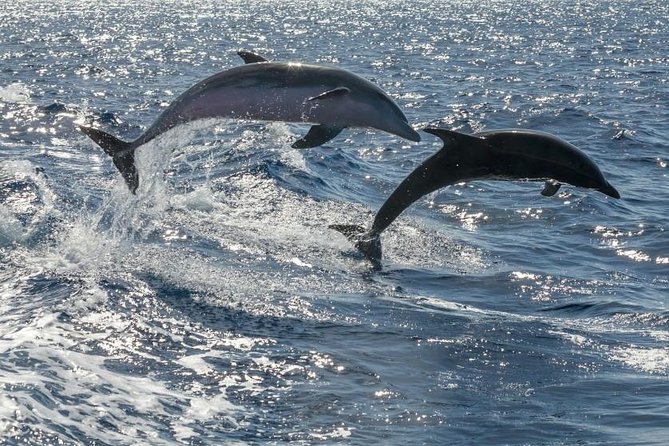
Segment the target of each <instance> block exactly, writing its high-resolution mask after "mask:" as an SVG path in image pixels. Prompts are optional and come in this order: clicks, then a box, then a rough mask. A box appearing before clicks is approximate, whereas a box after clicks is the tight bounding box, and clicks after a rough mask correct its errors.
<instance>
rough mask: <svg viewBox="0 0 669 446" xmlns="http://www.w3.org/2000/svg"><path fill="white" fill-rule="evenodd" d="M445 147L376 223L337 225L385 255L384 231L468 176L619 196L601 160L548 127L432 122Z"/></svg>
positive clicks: (373, 254)
mask: <svg viewBox="0 0 669 446" xmlns="http://www.w3.org/2000/svg"><path fill="white" fill-rule="evenodd" d="M425 131H426V132H428V133H432V134H433V135H436V136H438V137H440V138H441V139H442V140H443V141H444V147H443V148H442V149H441V150H439V151H438V152H437V153H435V154H434V155H432V156H431V157H430V158H428V159H427V160H425V161H424V162H423V163H422V164H421V165H420V166H418V167H417V168H416V169H415V170H414V171H413V172H411V174H409V176H408V177H406V178H405V179H404V181H402V183H400V185H399V186H398V187H397V189H395V191H394V192H393V193H392V194H391V195H390V197H388V199H387V200H386V201H385V203H383V206H381V209H379V211H378V212H377V213H376V217H375V218H374V222H373V223H372V227H371V228H370V229H369V230H368V231H365V229H364V228H362V227H361V226H358V225H331V226H330V228H332V229H336V230H337V231H339V232H341V233H343V234H344V235H346V236H347V237H348V238H349V239H350V240H351V241H352V242H353V243H354V244H355V246H356V247H357V248H358V249H359V250H360V251H362V252H363V253H364V254H365V256H367V258H369V259H370V260H373V261H375V263H377V262H378V261H379V260H380V259H381V239H380V235H381V233H382V232H383V231H384V230H385V229H386V228H387V227H388V226H390V224H391V223H392V222H393V221H395V219H396V218H397V217H398V216H399V215H400V214H401V213H402V212H404V210H405V209H406V208H407V207H409V206H410V205H411V204H412V203H413V202H415V201H416V200H418V199H419V198H421V197H422V196H424V195H426V194H429V193H430V192H434V191H435V190H437V189H441V188H442V187H445V186H448V185H450V184H455V183H460V182H462V181H468V180H535V181H536V180H546V185H545V187H544V189H543V190H542V192H541V193H542V194H543V195H545V196H551V195H554V194H555V193H556V192H557V191H558V189H559V188H560V184H561V183H568V184H571V185H574V186H579V187H586V188H589V189H595V190H597V191H599V192H602V193H603V194H606V195H608V196H610V197H613V198H620V194H619V193H618V191H617V190H616V189H615V188H614V187H613V186H611V184H610V183H609V182H608V181H606V179H605V178H604V175H602V172H601V171H600V170H599V168H598V167H597V165H595V163H594V162H593V161H592V159H590V158H589V157H588V156H587V155H586V154H585V153H584V152H582V151H581V150H580V149H578V148H577V147H575V146H574V145H572V144H570V143H568V142H566V141H564V140H562V139H560V138H558V137H556V136H554V135H551V134H548V133H544V132H538V131H533V130H522V129H509V130H493V131H487V132H481V133H476V134H474V135H466V134H463V133H458V132H453V131H450V130H444V129H438V128H427V129H425Z"/></svg>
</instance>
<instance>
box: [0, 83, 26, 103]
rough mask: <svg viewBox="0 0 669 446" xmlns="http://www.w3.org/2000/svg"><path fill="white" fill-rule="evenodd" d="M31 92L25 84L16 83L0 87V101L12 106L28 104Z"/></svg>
mask: <svg viewBox="0 0 669 446" xmlns="http://www.w3.org/2000/svg"><path fill="white" fill-rule="evenodd" d="M30 95H31V91H30V88H28V86H27V85H26V84H23V83H20V82H17V83H14V84H10V85H7V86H5V87H0V101H3V102H9V103H14V104H30V103H31V102H32V101H31V100H30Z"/></svg>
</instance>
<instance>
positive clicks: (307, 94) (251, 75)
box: [80, 52, 420, 193]
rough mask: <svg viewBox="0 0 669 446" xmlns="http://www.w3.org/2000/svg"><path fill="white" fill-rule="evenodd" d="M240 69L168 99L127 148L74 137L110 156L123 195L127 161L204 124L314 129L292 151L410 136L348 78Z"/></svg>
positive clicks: (386, 105)
mask: <svg viewBox="0 0 669 446" xmlns="http://www.w3.org/2000/svg"><path fill="white" fill-rule="evenodd" d="M238 54H239V55H240V57H242V58H243V59H244V61H245V62H247V64H246V65H243V66H240V67H235V68H231V69H229V70H225V71H222V72H220V73H218V74H215V75H213V76H211V77H209V78H207V79H205V80H203V81H201V82H198V83H197V84H195V85H193V86H192V87H191V88H189V89H188V90H187V91H186V92H184V93H183V94H181V96H179V97H178V98H177V99H175V100H174V101H173V102H172V103H171V104H170V105H169V107H168V108H167V109H166V110H165V111H163V113H162V114H161V115H160V116H159V117H158V119H156V121H155V122H154V123H153V124H152V125H151V127H149V128H148V129H147V130H146V132H144V134H142V135H141V136H140V137H139V138H137V139H136V140H135V141H132V142H125V141H121V140H119V139H118V138H116V137H114V136H112V135H109V134H107V133H105V132H102V131H100V130H98V129H94V128H90V127H83V126H82V127H80V129H81V131H82V132H84V133H85V134H86V135H88V136H89V137H90V138H91V139H93V141H95V142H96V143H97V144H98V145H100V146H101V147H102V148H103V149H104V150H105V152H106V153H107V154H108V155H110V156H111V157H112V159H113V161H114V165H115V166H116V168H117V169H118V170H119V171H120V172H121V175H123V178H124V179H125V181H126V183H127V185H128V187H129V188H130V190H131V191H132V192H133V193H135V191H136V190H137V187H138V185H139V177H138V174H137V169H136V167H135V160H134V153H135V149H137V148H138V147H139V146H141V145H143V144H146V143H147V142H149V141H151V140H152V139H154V138H155V137H157V136H158V135H160V134H162V133H165V132H166V131H168V130H170V129H172V128H174V127H176V126H178V125H180V124H183V123H186V122H190V121H195V120H197V119H204V118H236V119H249V120H262V121H284V122H306V123H313V124H316V125H314V126H313V127H311V129H310V130H309V132H308V133H307V134H306V135H305V136H304V137H303V138H301V139H299V140H298V141H296V142H295V143H294V144H293V147H295V148H307V147H315V146H318V145H321V144H323V143H325V142H327V141H329V140H330V139H332V138H334V137H335V136H337V135H338V134H339V132H341V131H342V130H343V129H344V128H346V127H371V128H375V129H379V130H383V131H386V132H389V133H392V134H394V135H397V136H400V137H402V138H406V139H409V140H411V141H420V135H418V133H417V132H416V131H415V130H414V129H413V128H411V126H410V125H409V123H408V121H407V118H406V117H405V116H404V113H402V111H401V110H400V108H399V107H398V106H397V104H396V103H395V102H394V101H393V100H392V99H391V98H390V97H389V96H388V95H387V94H386V93H385V92H384V91H383V90H381V89H380V88H379V87H377V86H376V85H374V84H373V83H371V82H369V81H368V80H365V79H363V78H362V77H360V76H357V75H355V74H353V73H351V72H350V71H347V70H344V69H341V68H335V67H325V66H319V65H307V64H299V63H273V62H267V61H266V60H265V59H264V58H262V57H261V56H258V55H256V54H253V53H249V52H239V53H238Z"/></svg>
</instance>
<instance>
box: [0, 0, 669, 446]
mask: <svg viewBox="0 0 669 446" xmlns="http://www.w3.org/2000/svg"><path fill="white" fill-rule="evenodd" d="M668 30H669V6H668V4H667V3H666V2H664V1H662V0H648V1H639V2H631V1H603V0H602V1H600V0H595V1H590V2H578V1H571V0H569V1H567V0H565V1H559V0H558V1H552V0H546V1H539V0H537V1H529V2H505V1H495V0H483V1H481V0H476V1H468V0H467V1H417V2H404V1H390V2H388V1H383V2H376V1H371V0H370V1H362V2H360V1H351V2H318V1H316V2H306V1H284V2H271V1H236V2H230V1H225V2H222V1H202V2H181V1H165V0H161V1H144V0H143V1H138V0H126V1H104V2H103V1H90V2H89V1H86V2H79V1H74V0H54V1H50V2H42V1H39V2H38V1H34V0H32V1H25V0H17V1H13V2H5V3H3V6H2V8H1V9H0V116H2V119H1V120H0V389H1V392H0V442H1V443H6V444H40V445H41V444H98V445H104V444H109V445H112V444H113V445H118V444H127V445H136V444H194V445H199V444H212V445H213V444H289V443H290V444H390V445H405V444H434V445H441V444H476V445H497V444H510V445H563V444H564V445H572V444H601V445H623V444H635V445H664V444H667V438H669V235H668V233H667V230H668V229H669V169H668V168H667V164H668V163H669V143H668V142H667V139H668V137H669V81H668V79H669V57H668V56H667V45H666V43H667V42H668V41H669V31H668ZM239 49H246V50H252V51H256V52H258V53H260V54H262V55H264V56H266V57H267V58H269V59H272V60H276V61H285V60H294V61H302V62H310V63H319V64H328V65H334V66H338V67H343V68H346V69H349V70H352V71H354V72H355V73H357V74H359V75H361V76H363V77H366V78H368V79H370V80H372V81H374V82H376V83H377V84H378V85H380V86H382V88H384V89H385V90H386V91H387V92H388V93H389V94H390V95H391V96H392V97H393V98H394V99H395V100H396V101H397V103H398V104H399V105H400V106H401V107H402V109H403V110H404V111H405V113H406V115H407V117H408V118H409V120H410V122H411V123H413V124H414V126H415V127H416V128H422V127H424V126H425V125H427V124H434V125H440V126H443V127H446V128H450V129H454V130H460V131H464V132H473V131H480V130H489V129H495V128H508V127H523V128H531V129H537V130H543V131H547V132H550V133H554V134H556V135H559V136H560V137H562V138H564V139H566V140H568V141H570V142H572V143H573V144H575V145H577V146H578V147H580V148H582V149H583V150H584V151H585V152H587V153H588V154H589V155H590V156H591V157H592V158H593V159H594V160H595V161H596V162H597V164H598V165H599V166H600V167H601V169H602V171H603V172H604V173H605V175H606V177H607V178H608V179H609V181H610V182H611V183H612V184H613V185H614V186H615V187H616V188H617V189H618V190H619V191H620V193H621V195H622V197H623V198H622V199H621V200H613V199H610V198H608V197H606V196H604V195H603V194H600V193H597V192H594V191H590V190H583V189H577V188H573V187H569V186H565V187H563V188H562V189H561V190H560V192H559V193H558V194H557V195H556V196H554V197H551V198H546V197H543V196H541V195H540V193H539V192H540V190H541V188H542V185H541V184H539V183H520V182H518V183H510V182H471V183H467V184H461V185H456V186H451V187H449V188H446V189H444V190H441V191H439V192H436V193H433V194H430V195H429V196H427V197H425V198H423V199H421V200H419V201H418V202H417V203H415V205H414V206H412V207H411V208H410V209H409V210H408V211H407V212H406V213H404V214H403V215H402V216H401V217H400V218H399V219H398V220H397V221H396V222H395V223H394V224H393V225H392V226H391V227H390V228H389V229H388V231H387V232H386V233H384V235H383V239H382V240H383V246H384V255H385V258H384V261H383V267H382V269H381V270H380V271H374V270H373V269H372V268H371V267H370V265H369V264H368V263H367V262H366V261H364V260H363V259H361V258H360V257H359V256H357V255H356V253H355V252H354V250H353V248H352V247H351V245H350V244H349V243H348V241H346V240H345V239H344V237H343V236H341V235H340V234H339V233H336V232H334V231H332V230H329V229H327V225H328V224H331V223H349V224H351V223H357V224H369V223H370V222H371V219H372V217H373V215H374V212H375V211H376V210H377V209H378V208H379V206H380V205H381V204H382V203H383V201H384V199H385V197H387V196H388V195H389V194H390V192H392V190H393V189H394V187H395V186H396V185H397V184H398V182H399V181H401V179H402V178H404V177H405V176H406V175H407V174H408V173H409V172H410V171H411V170H412V169H413V168H414V167H415V166H416V165H417V164H418V163H420V162H421V161H422V160H424V159H425V158H426V157H427V156H429V155H430V154H431V153H433V152H435V151H436V150H438V149H439V148H440V147H441V143H440V142H439V141H438V140H437V139H436V138H434V137H433V136H431V135H428V134H426V133H423V134H422V136H423V142H421V143H411V142H407V141H405V140H401V139H399V138H397V137H394V136H392V135H388V134H385V133H382V132H377V131H371V130H369V131H367V130H363V129H347V130H345V131H344V132H343V133H342V134H341V135H340V136H338V137H337V138H335V139H334V140H333V141H331V142H330V143H328V144H326V145H324V146H321V147H317V148H314V149H309V150H304V151H299V150H294V149H291V148H290V144H291V143H292V142H293V141H294V140H295V139H296V138H298V137H300V136H302V135H303V134H304V133H305V131H306V130H307V127H306V126H304V125H297V124H282V123H258V122H241V121H220V120H219V121H215V120H214V121H206V122H199V123H194V124H191V125H188V126H184V127H180V128H178V129H176V130H174V131H172V132H170V133H168V134H166V135H164V136H163V137H161V138H159V139H157V140H155V141H153V142H151V143H149V144H148V145H146V146H144V147H143V148H141V149H140V150H139V151H138V154H137V156H138V164H139V168H140V172H141V175H142V178H143V183H142V186H141V188H140V190H139V191H138V195H137V196H132V195H130V194H129V193H128V191H127V189H126V188H125V186H124V184H123V183H122V180H121V178H120V175H119V174H118V173H117V172H116V170H115V168H114V167H113V165H112V163H111V161H110V159H109V158H108V157H107V156H106V155H105V154H104V153H103V152H102V151H101V150H100V148H99V147H97V146H95V144H93V143H92V142H91V141H90V140H88V139H87V138H86V137H85V136H84V135H83V134H81V133H79V132H78V131H77V130H76V126H75V124H83V123H87V124H94V125H96V126H99V127H101V128H103V129H105V130H107V131H109V132H111V133H113V134H115V135H119V136H120V137H122V138H124V139H132V138H134V137H136V136H138V135H139V134H141V133H142V131H143V130H144V129H146V128H147V127H148V126H149V125H150V124H151V123H152V122H153V120H154V119H155V118H156V117H157V116H158V115H159V114H160V112H161V111H162V110H163V109H164V108H165V107H166V106H167V105H168V104H169V102H170V101H171V100H173V99H174V98H175V97H176V96H178V95H179V94H180V93H181V92H182V91H184V90H185V89H186V88H188V87H189V86H190V85H192V84H193V83H195V82H197V81H199V80H201V79H203V78H204V77H206V76H208V75H210V74H213V73H215V72H218V71H221V70H223V69H226V68H230V67H233V66H237V65H239V64H241V60H239V59H238V57H237V56H236V54H235V51H236V50H239Z"/></svg>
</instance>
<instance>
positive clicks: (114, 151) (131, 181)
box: [79, 126, 139, 194]
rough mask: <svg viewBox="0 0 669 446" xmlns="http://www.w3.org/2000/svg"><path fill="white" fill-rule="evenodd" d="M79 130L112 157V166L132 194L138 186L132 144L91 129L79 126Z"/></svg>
mask: <svg viewBox="0 0 669 446" xmlns="http://www.w3.org/2000/svg"><path fill="white" fill-rule="evenodd" d="M79 129H80V130H81V131H82V132H83V133H85V134H86V135H88V137H89V138H91V139H92V140H93V141H95V143H96V144H97V145H99V146H100V147H102V149H103V150H104V151H105V153H106V154H107V155H109V156H111V157H112V161H114V165H115V166H116V168H117V169H118V171H119V172H121V175H122V176H123V179H124V180H125V183H126V184H127V185H128V188H129V189H130V191H131V192H132V193H133V194H134V193H135V191H136V190H137V186H139V174H138V173H137V167H136V166H135V148H134V147H133V145H132V143H129V142H125V141H121V140H120V139H118V138H117V137H115V136H112V135H110V134H109V133H105V132H103V131H102V130H98V129H94V128H91V127H84V126H79Z"/></svg>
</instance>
